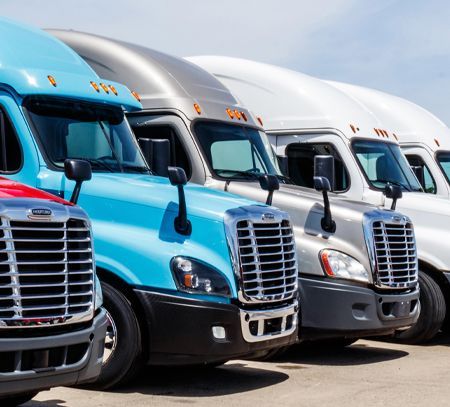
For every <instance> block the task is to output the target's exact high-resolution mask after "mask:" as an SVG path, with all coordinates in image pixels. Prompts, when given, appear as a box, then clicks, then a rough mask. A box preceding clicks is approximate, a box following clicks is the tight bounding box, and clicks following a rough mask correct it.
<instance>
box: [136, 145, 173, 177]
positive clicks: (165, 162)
mask: <svg viewBox="0 0 450 407" xmlns="http://www.w3.org/2000/svg"><path fill="white" fill-rule="evenodd" d="M139 146H140V147H141V150H142V153H143V154H144V158H145V160H146V161H147V164H148V165H149V167H150V168H151V170H152V171H153V172H154V173H155V174H156V175H159V176H161V177H167V176H168V171H167V169H168V167H169V165H170V142H169V140H165V139H161V140H159V139H157V140H156V139H155V140H153V139H149V138H140V139H139Z"/></svg>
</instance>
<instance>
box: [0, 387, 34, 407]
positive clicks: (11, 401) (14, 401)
mask: <svg viewBox="0 0 450 407" xmlns="http://www.w3.org/2000/svg"><path fill="white" fill-rule="evenodd" d="M37 394H38V392H37V391H36V392H32V393H25V394H14V395H12V396H6V397H0V405H1V406H2V407H16V406H20V405H22V404H25V403H26V402H27V401H30V400H31V399H33V398H34V397H35V396H36V395H37Z"/></svg>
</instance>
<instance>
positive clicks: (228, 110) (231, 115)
mask: <svg viewBox="0 0 450 407" xmlns="http://www.w3.org/2000/svg"><path fill="white" fill-rule="evenodd" d="M226 112H227V114H228V116H229V117H230V119H234V113H233V111H232V110H231V109H230V108H229V107H227V108H226Z"/></svg>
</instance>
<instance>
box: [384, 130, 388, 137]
mask: <svg viewBox="0 0 450 407" xmlns="http://www.w3.org/2000/svg"><path fill="white" fill-rule="evenodd" d="M383 134H384V137H387V138H389V134H388V132H387V131H386V130H383Z"/></svg>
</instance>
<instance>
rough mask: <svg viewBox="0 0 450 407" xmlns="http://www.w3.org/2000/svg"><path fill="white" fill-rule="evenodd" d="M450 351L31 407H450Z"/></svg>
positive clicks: (252, 372) (159, 376)
mask: <svg viewBox="0 0 450 407" xmlns="http://www.w3.org/2000/svg"><path fill="white" fill-rule="evenodd" d="M449 346H450V336H444V335H442V336H439V337H438V338H437V339H436V340H435V341H434V342H433V343H432V344H430V345H428V346H406V345H398V344H392V343H385V342H378V341H366V340H364V341H363V340H360V341H358V342H356V343H355V344H354V345H352V346H350V347H348V348H344V349H340V350H338V351H331V350H327V349H320V350H318V349H308V348H307V349H300V350H299V349H294V350H292V351H290V352H289V353H287V354H285V355H283V356H282V357H280V358H278V359H276V360H275V361H271V362H253V361H241V360H235V361H231V362H229V363H227V364H226V365H224V366H222V367H220V368H216V369H209V370H203V371H193V370H188V369H171V370H157V371H152V370H151V369H148V370H146V371H145V372H143V373H142V374H141V375H140V377H139V380H138V381H136V382H134V383H132V384H130V385H129V386H127V387H125V388H122V389H120V390H118V391H115V392H108V393H106V392H94V391H86V390H78V389H70V388H62V387H59V388H56V389H53V390H51V391H46V392H42V393H40V394H39V395H38V396H37V397H36V398H35V399H34V400H33V401H31V402H29V403H27V404H26V406H28V407H58V406H61V407H63V406H70V407H72V406H73V407H75V406H76V407H81V406H82V407H85V406H86V407H87V406H96V407H102V406H105V407H106V406H107V407H114V406H130V407H139V406H150V405H153V406H178V407H179V406H180V405H183V404H185V405H186V404H187V405H189V404H192V405H194V404H195V405H196V406H198V407H200V406H214V407H219V406H240V405H245V406H256V407H262V406H274V405H282V406H308V407H309V406H320V407H326V406H333V407H339V406H345V407H351V406H358V407H361V406H363V407H367V406H383V407H386V406H399V407H404V406H430V407H431V406H432V407H437V406H449V405H450V386H449V382H450V348H449Z"/></svg>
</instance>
